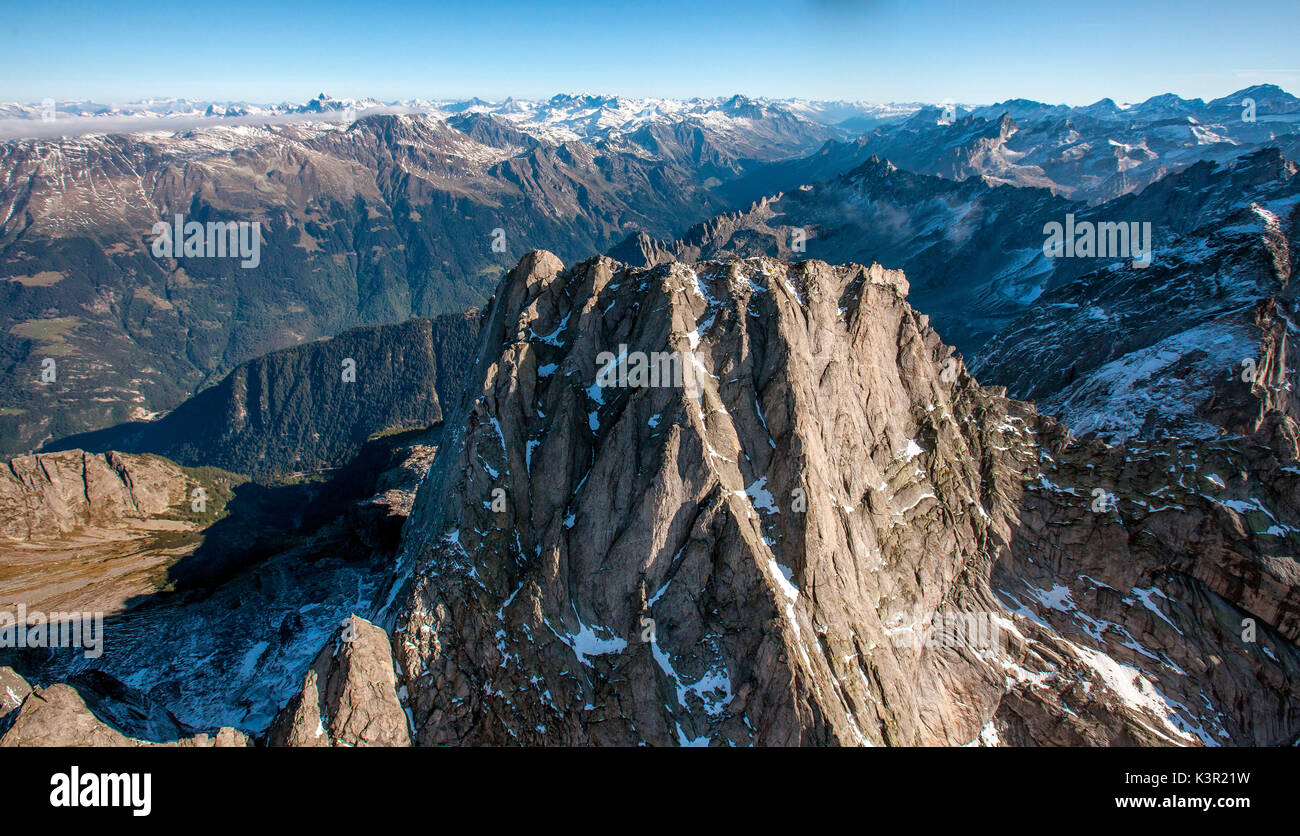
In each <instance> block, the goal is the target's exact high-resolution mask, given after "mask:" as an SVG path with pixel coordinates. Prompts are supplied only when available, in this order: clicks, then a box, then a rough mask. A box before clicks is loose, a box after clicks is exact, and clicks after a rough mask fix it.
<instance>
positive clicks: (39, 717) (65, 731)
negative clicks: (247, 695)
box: [0, 668, 251, 748]
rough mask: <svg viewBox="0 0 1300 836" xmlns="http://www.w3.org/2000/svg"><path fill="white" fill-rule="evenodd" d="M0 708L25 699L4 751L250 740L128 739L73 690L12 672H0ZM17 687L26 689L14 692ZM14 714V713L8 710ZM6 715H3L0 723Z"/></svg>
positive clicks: (229, 736)
mask: <svg viewBox="0 0 1300 836" xmlns="http://www.w3.org/2000/svg"><path fill="white" fill-rule="evenodd" d="M0 683H3V685H0V687H2V688H5V689H6V690H0V704H5V705H6V706H8V702H6V701H7V700H8V701H10V702H11V701H12V700H11V699H10V697H9V696H6V694H9V695H13V694H18V695H21V699H20V700H19V707H18V708H17V709H16V711H17V714H16V716H15V717H14V718H13V719H12V723H11V725H10V726H9V728H8V730H7V731H5V732H4V734H3V736H0V748H5V747H20V746H95V747H105V746H115V747H120V746H157V745H169V746H194V747H200V748H208V747H227V746H248V745H251V744H250V741H249V739H248V737H247V736H246V735H244V734H243V733H241V732H238V731H236V730H234V729H231V728H223V729H221V730H220V731H218V732H217V733H216V734H215V735H207V734H199V735H196V736H193V737H185V738H181V739H179V740H176V741H172V742H169V743H166V744H157V743H151V742H148V741H142V740H136V739H134V738H130V737H127V736H126V735H124V734H122V733H121V732H119V731H117V730H116V729H114V728H112V727H111V726H109V725H107V724H106V723H104V722H103V721H102V720H100V719H99V718H98V717H96V716H95V715H94V714H93V713H92V712H91V711H90V709H89V708H87V707H86V702H85V700H83V699H82V697H81V695H80V694H78V693H77V691H76V689H75V688H73V687H71V686H70V685H64V684H58V685H51V686H50V687H48V688H39V687H38V688H31V687H30V686H27V682H26V680H24V679H23V678H22V677H21V676H19V675H18V674H17V673H15V672H14V671H13V669H12V668H0ZM14 685H20V686H21V687H22V688H25V689H26V693H25V694H23V693H22V691H13V690H12V689H13V686H14ZM8 707H9V710H11V711H13V710H15V709H13V708H12V706H8ZM3 719H4V716H3V715H0V720H3Z"/></svg>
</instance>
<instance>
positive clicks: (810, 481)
mask: <svg viewBox="0 0 1300 836" xmlns="http://www.w3.org/2000/svg"><path fill="white" fill-rule="evenodd" d="M906 294H907V282H906V280H905V279H904V277H903V276H902V274H901V273H898V272H894V271H888V270H884V269H881V268H880V267H878V266H872V267H870V268H867V267H860V266H853V265H850V266H846V267H831V266H829V265H826V264H824V263H819V262H806V263H802V264H797V265H787V264H784V263H780V262H776V261H771V260H766V259H756V260H747V261H733V262H730V263H726V264H722V263H702V264H698V265H695V266H694V267H684V266H682V265H679V264H671V265H666V266H661V267H657V268H653V269H649V270H646V269H631V268H626V267H624V266H623V265H620V264H618V263H616V262H612V261H610V260H608V259H603V258H602V259H595V260H592V261H588V262H584V263H582V264H579V265H577V266H576V267H574V268H572V269H568V270H566V269H565V268H564V266H563V265H562V264H561V263H560V262H559V261H558V259H556V258H555V257H554V256H552V255H550V254H548V253H533V254H530V255H529V256H527V257H526V258H525V259H524V260H523V261H522V262H521V264H520V266H519V267H518V268H516V270H515V271H513V272H512V273H511V274H510V275H509V276H508V277H507V279H506V280H505V282H504V283H503V285H502V286H501V288H500V290H499V293H498V295H497V297H496V299H495V300H494V303H493V305H492V307H491V311H490V314H489V317H488V319H487V320H486V321H485V324H484V344H485V347H486V348H485V351H484V353H483V359H482V362H481V364H480V366H479V369H478V371H477V377H478V378H479V381H478V382H476V383H475V384H473V385H472V386H471V387H470V391H471V394H470V396H469V398H468V399H467V401H466V404H465V406H464V409H463V410H462V414H461V415H460V417H459V418H458V420H457V421H455V422H453V424H452V426H454V427H456V428H457V429H456V430H455V432H454V434H453V435H452V436H451V437H450V439H449V440H448V443H447V445H446V448H445V451H446V452H445V453H444V455H442V456H440V457H439V458H438V460H437V461H436V462H435V464H434V468H433V471H432V472H431V473H430V475H429V477H428V479H427V480H426V482H425V485H424V487H423V488H422V490H421V492H420V494H419V496H418V498H417V502H416V507H415V510H414V512H413V516H412V519H411V521H410V522H409V523H408V526H407V530H406V533H405V555H404V559H405V563H404V570H405V571H407V572H409V580H407V581H406V585H405V587H404V591H403V592H402V594H401V595H400V596H399V599H398V600H399V601H400V604H399V605H398V606H397V607H396V611H395V612H394V613H393V623H394V625H395V628H396V632H395V634H394V642H393V643H394V647H395V648H396V658H397V662H398V665H399V668H400V672H401V673H400V677H399V686H404V687H405V689H406V694H407V705H408V707H409V709H410V711H411V715H412V722H413V731H414V734H413V738H414V741H415V742H416V743H418V744H435V745H436V744H586V743H604V744H634V743H642V742H644V743H649V744H652V745H675V744H683V745H685V744H696V745H699V744H723V745H727V744H769V745H770V744H777V745H789V744H893V745H918V744H921V745H955V744H968V743H997V742H1007V743H1016V744H1036V745H1053V744H1057V745H1059V744H1067V743H1091V744H1116V743H1120V744H1123V743H1142V744H1179V745H1199V744H1206V745H1217V744H1224V745H1233V744H1235V745H1276V744H1282V743H1290V742H1292V741H1294V740H1295V739H1296V735H1297V731H1300V716H1298V715H1297V708H1300V702H1298V698H1300V695H1298V694H1297V692H1296V689H1295V686H1294V684H1293V683H1294V682H1295V681H1297V680H1296V676H1295V674H1296V672H1297V666H1298V665H1300V653H1298V652H1297V649H1296V645H1295V642H1296V638H1297V635H1296V626H1297V622H1296V615H1297V609H1296V604H1297V598H1296V594H1295V586H1296V581H1297V580H1298V578H1297V575H1296V571H1295V562H1294V557H1293V555H1294V553H1295V548H1296V544H1297V530H1298V529H1297V526H1298V525H1300V518H1298V517H1297V508H1296V504H1295V497H1296V495H1297V492H1296V483H1295V479H1296V476H1297V473H1300V471H1297V469H1296V467H1295V463H1294V460H1293V459H1290V458H1286V459H1284V458H1283V457H1282V455H1281V454H1279V453H1278V452H1276V450H1278V449H1284V447H1282V446H1279V447H1277V448H1273V447H1269V446H1266V444H1267V442H1268V441H1269V438H1267V437H1263V436H1259V437H1252V438H1249V439H1238V440H1236V441H1224V442H1221V443H1216V444H1214V445H1191V444H1188V445H1182V446H1180V445H1179V444H1177V443H1173V442H1171V443H1169V444H1167V445H1164V446H1160V445H1157V444H1149V445H1145V446H1139V445H1134V446H1130V447H1127V448H1124V447H1107V446H1105V445H1104V444H1101V443H1100V442H1088V443H1084V442H1078V441H1075V440H1074V439H1072V438H1071V437H1070V436H1069V435H1068V434H1067V433H1066V432H1065V431H1064V430H1063V429H1062V428H1061V427H1060V426H1059V425H1057V424H1055V422H1053V421H1051V420H1050V419H1047V418H1044V417H1041V416H1038V415H1036V414H1035V412H1034V410H1033V409H1032V408H1031V407H1029V406H1027V405H1025V404H1021V403H1018V402H1015V401H1011V400H1008V399H1007V398H1006V397H1005V396H1004V395H1003V394H1002V392H1001V390H997V389H986V388H982V387H980V386H978V385H977V384H976V382H975V381H974V380H973V379H971V378H970V377H969V376H968V375H967V374H965V373H964V372H963V371H960V362H959V360H957V359H956V358H951V357H950V351H951V350H950V349H949V348H947V347H945V346H944V345H943V343H942V342H941V341H940V339H939V336H938V335H937V334H936V333H935V332H934V331H933V330H932V329H931V328H930V327H929V324H928V321H927V319H926V317H924V316H922V315H920V314H918V313H917V312H915V311H914V310H912V309H911V307H910V306H909V305H908V304H907V302H906ZM623 345H626V346H627V349H626V350H627V351H632V352H635V351H638V350H639V351H646V352H650V351H676V352H680V353H681V355H682V356H684V357H686V358H687V359H686V360H685V361H684V362H686V363H689V364H691V365H692V366H693V367H694V368H695V369H697V370H698V371H699V372H700V373H699V374H698V375H697V376H695V379H696V382H697V383H698V388H697V389H696V390H695V391H691V390H690V388H689V387H671V386H670V387H658V388H651V387H645V388H637V387H628V388H621V389H620V388H611V387H604V388H602V387H600V386H598V385H595V382H596V373H597V369H598V361H597V355H598V354H599V353H600V352H604V351H611V352H614V353H616V354H617V353H620V352H622V351H624V349H622V348H620V346H623ZM950 360H953V361H955V362H948V361H950ZM601 362H607V361H601ZM1277 421H1280V422H1282V423H1286V422H1288V421H1290V419H1289V417H1286V416H1279V417H1277ZM1272 429H1273V431H1275V432H1276V431H1277V430H1278V427H1277V426H1273V428H1272ZM1283 429H1289V430H1292V431H1293V428H1283ZM498 488H499V489H501V490H502V491H504V494H501V493H494V490H495V489H498ZM502 496H504V497H505V498H506V501H505V503H504V505H503V504H502V503H500V502H499V501H498V502H494V501H493V500H494V499H496V500H499V499H500V497H502ZM381 615H382V614H381Z"/></svg>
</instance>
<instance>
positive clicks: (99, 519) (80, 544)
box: [0, 450, 222, 613]
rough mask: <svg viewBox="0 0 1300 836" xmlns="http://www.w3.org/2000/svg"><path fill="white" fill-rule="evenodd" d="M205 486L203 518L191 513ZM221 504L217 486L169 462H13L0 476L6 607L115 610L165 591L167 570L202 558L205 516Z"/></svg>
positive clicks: (92, 457) (97, 458) (1, 594)
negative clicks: (197, 554)
mask: <svg viewBox="0 0 1300 836" xmlns="http://www.w3.org/2000/svg"><path fill="white" fill-rule="evenodd" d="M199 488H202V489H204V491H205V495H207V496H208V499H207V500H206V501H205V503H204V506H205V513H204V514H196V513H194V512H193V510H192V501H193V500H192V497H193V496H194V495H195V491H196V489H199ZM208 503H210V506H209V504H208ZM221 506H222V494H221V492H220V491H219V490H217V489H216V488H215V487H214V485H213V484H212V482H211V480H210V479H209V480H201V479H200V478H199V477H198V476H196V475H194V474H193V473H189V472H186V471H185V470H184V469H182V468H181V467H179V466H178V465H176V464H175V463H174V462H171V461H169V460H167V459H164V458H162V457H160V456H152V455H133V454H129V453H117V452H111V451H110V452H107V453H104V454H94V453H87V452H85V451H83V450H68V451H63V452H59V453H38V454H36V455H31V456H19V457H17V458H14V459H11V460H9V461H8V462H7V463H6V466H5V467H4V468H0V608H3V609H9V610H12V609H13V608H14V607H15V606H16V605H17V604H19V603H25V604H26V605H27V606H28V607H29V608H31V609H35V610H43V611H67V610H84V611H101V612H106V613H112V612H116V611H118V610H120V609H122V608H123V607H124V606H125V604H126V602H127V601H128V600H129V599H131V598H133V597H135V596H138V595H145V594H148V593H152V592H154V591H156V590H157V589H158V588H160V587H161V586H163V585H165V583H166V580H165V575H166V569H167V567H168V566H169V565H171V564H173V563H175V562H176V561H178V560H180V559H181V558H183V557H185V556H186V555H189V554H192V553H193V551H194V549H195V548H196V547H197V546H198V545H199V542H200V537H199V531H200V529H201V528H202V522H203V518H204V517H205V516H206V517H207V520H208V521H211V520H214V519H216V518H217V517H219V515H220V514H219V512H220V509H221Z"/></svg>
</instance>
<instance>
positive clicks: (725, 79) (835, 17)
mask: <svg viewBox="0 0 1300 836" xmlns="http://www.w3.org/2000/svg"><path fill="white" fill-rule="evenodd" d="M5 5H6V6H7V8H6V9H5V12H4V14H3V16H0V17H2V18H3V23H2V24H0V100H3V101H12V100H19V101H39V100H41V99H43V98H45V97H47V96H50V97H53V98H56V99H93V100H97V101H103V102H124V101H130V100H136V99H140V98H146V97H161V96H184V97H189V98H195V99H216V100H222V101H224V100H246V101H254V102H277V101H286V100H288V101H303V100H306V99H307V98H310V97H311V96H313V95H315V94H316V93H318V92H320V91H325V92H327V93H329V94H330V95H332V96H337V97H360V96H374V97H377V98H381V99H385V100H391V99H404V98H411V97H417V96H418V97H425V98H444V97H468V96H471V95H478V96H481V97H484V98H495V99H500V98H504V97H506V96H509V95H514V96H521V97H533V98H536V97H545V96H549V95H551V94H553V93H557V92H598V93H619V94H623V95H629V96H673V97H689V96H695V95H700V96H714V95H725V94H730V93H737V92H738V93H745V94H748V95H761V96H773V97H788V96H799V97H805V98H827V99H866V100H871V101H940V100H943V99H955V100H957V101H960V102H975V103H988V102H993V101H999V100H1004V99H1007V98H1011V97H1016V96H1023V97H1026V98H1034V99H1039V100H1043V101H1049V102H1064V103H1068V104H1087V103H1090V102H1093V101H1095V100H1097V99H1099V98H1102V97H1104V96H1110V97H1112V98H1114V99H1116V100H1118V101H1140V100H1142V99H1145V98H1147V97H1149V96H1151V95H1154V94H1157V93H1164V92H1174V93H1178V94H1180V95H1183V96H1188V97H1193V96H1201V97H1205V98H1213V97H1216V96H1221V95H1225V94H1227V93H1230V92H1233V91H1235V90H1238V89H1240V88H1242V87H1246V86H1249V85H1251V84H1257V83H1265V82H1271V83H1274V84H1278V85H1280V86H1282V87H1284V88H1286V89H1287V90H1289V91H1291V92H1293V93H1300V13H1298V12H1300V4H1297V2H1296V0H1253V2H1250V3H1248V4H1230V3H1223V2H1217V3H1202V2H1182V3H1172V2H1169V3H1166V2H1148V3H1141V2H1112V0H1093V1H1092V2H1075V3H1050V2H1020V1H1019V0H1008V2H988V3H986V2H928V0H917V2H910V3H906V2H854V0H785V2H775V3H765V2H745V3H742V2H734V0H720V2H707V0H694V2H682V1H681V0H664V2H654V0H646V2H643V3H630V2H621V0H609V2H603V3H595V2H576V1H575V0H552V2H550V3H522V2H492V0H461V2H456V3H437V2H389V3H385V2H370V3H366V2H357V3H344V2H334V0H320V2H315V3H276V2H273V0H263V1H262V2H246V0H227V1H226V2H221V3H204V4H202V7H201V8H200V7H197V6H195V5H190V4H186V3H180V2H176V0H169V2H156V1H155V0H134V2H129V3H125V2H115V1H114V0H99V2H68V0H31V1H30V2H24V3H17V2H14V0H9V2H6V4H5Z"/></svg>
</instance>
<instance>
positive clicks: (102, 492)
mask: <svg viewBox="0 0 1300 836" xmlns="http://www.w3.org/2000/svg"><path fill="white" fill-rule="evenodd" d="M193 481H194V480H193V479H191V478H189V477H188V476H186V475H185V472H184V471H182V470H181V468H180V467H179V466H177V465H176V464H175V463H174V462H171V461H168V460H167V459H164V458H161V457H159V456H149V455H132V454H129V453H116V452H107V453H103V454H97V453H87V452H85V451H83V450H67V451H63V452H58V453H36V454H34V455H29V456H18V457H16V458H13V459H10V460H9V461H8V462H7V466H6V467H4V468H0V537H8V538H12V539H17V540H25V541H32V540H45V539H52V538H55V537H58V536H59V535H61V534H66V533H68V532H71V531H75V530H77V529H80V528H84V527H86V526H92V525H93V526H111V525H115V524H119V523H122V522H124V521H127V520H131V519H145V518H148V517H153V516H158V515H161V514H164V513H166V512H167V511H168V510H169V509H171V508H172V507H174V506H177V505H180V504H181V502H183V501H184V499H185V496H186V491H187V490H188V488H189V487H190V485H191V484H192V483H193Z"/></svg>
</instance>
